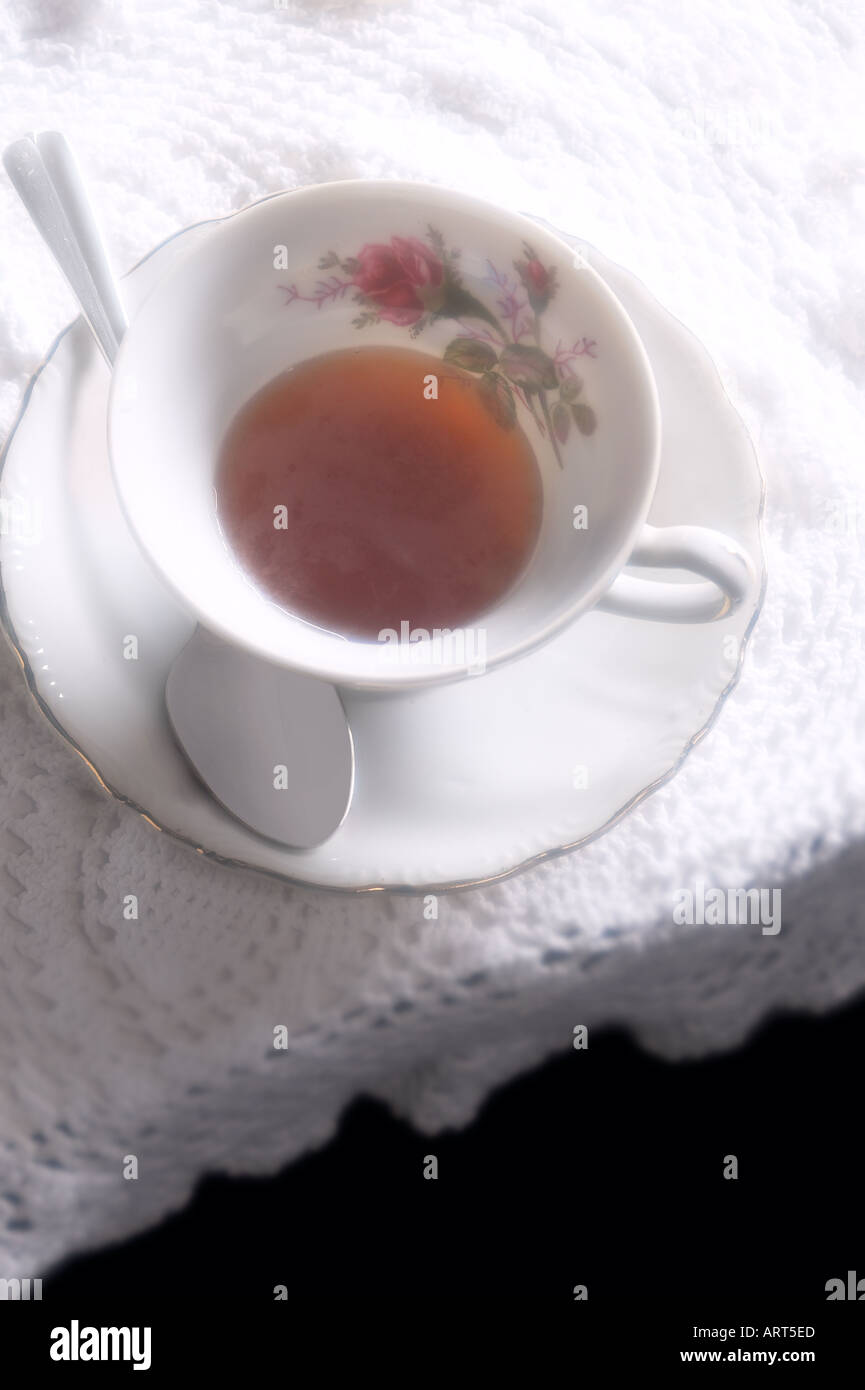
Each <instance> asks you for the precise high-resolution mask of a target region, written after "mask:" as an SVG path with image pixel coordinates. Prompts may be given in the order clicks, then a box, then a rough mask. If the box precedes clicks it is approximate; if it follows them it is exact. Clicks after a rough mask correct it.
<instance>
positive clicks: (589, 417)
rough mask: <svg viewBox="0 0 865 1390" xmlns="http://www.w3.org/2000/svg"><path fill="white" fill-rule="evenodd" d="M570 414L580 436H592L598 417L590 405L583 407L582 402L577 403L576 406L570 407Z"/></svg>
mask: <svg viewBox="0 0 865 1390" xmlns="http://www.w3.org/2000/svg"><path fill="white" fill-rule="evenodd" d="M571 412H572V414H573V417H574V423H575V424H576V427H577V429H578V430H579V431H580V434H594V432H595V428H596V426H597V423H598V417H597V415H596V414H595V412H594V411H593V410H592V407H591V406H590V405H584V404H583V402H582V401H578V402H577V404H576V405H572V406H571Z"/></svg>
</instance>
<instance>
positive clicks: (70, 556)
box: [0, 222, 765, 892]
mask: <svg viewBox="0 0 865 1390" xmlns="http://www.w3.org/2000/svg"><path fill="white" fill-rule="evenodd" d="M213 225H214V224H213V223H210V222H206V223H200V224H197V225H196V226H193V227H190V228H187V229H186V230H185V231H183V232H180V233H178V234H177V235H176V236H174V237H172V238H171V239H170V240H169V241H167V242H165V243H164V244H163V245H162V246H160V247H158V248H157V249H156V250H155V251H153V252H152V253H151V254H150V255H149V256H148V257H147V258H146V259H145V260H143V261H142V262H141V263H140V264H139V265H138V266H136V267H135V269H134V270H133V271H131V272H130V274H129V275H128V276H127V277H126V278H125V280H124V298H125V301H126V304H127V307H128V310H129V312H130V315H132V314H134V313H135V310H136V307H137V306H138V305H139V304H140V303H141V301H142V299H143V298H144V296H145V295H146V294H147V292H148V290H149V289H150V288H151V286H152V285H153V284H155V282H156V280H157V279H158V278H159V277H160V276H161V275H162V274H163V273H164V272H165V270H166V269H168V268H169V266H170V265H171V264H172V263H173V259H174V258H175V257H177V256H180V255H183V254H185V253H186V252H187V251H188V249H189V248H190V247H193V246H194V245H195V244H196V240H197V239H198V238H204V237H207V236H208V235H209V230H210V228H211V227H212V226H213ZM545 225H547V226H549V224H545ZM550 230H552V231H556V229H555V228H550ZM556 235H558V236H559V237H561V238H562V239H563V240H565V241H567V242H568V243H569V244H570V245H572V246H574V248H575V252H576V253H577V254H579V255H580V256H582V257H584V258H585V260H586V261H587V262H588V263H589V264H590V265H592V266H593V267H594V269H595V270H596V271H597V272H598V273H599V274H600V275H601V276H602V277H603V278H604V279H605V280H606V281H607V283H608V285H609V286H610V288H611V289H612V290H613V292H614V293H615V294H616V295H617V296H618V297H619V299H620V300H621V302H622V304H623V305H624V307H625V309H626V310H627V311H628V313H629V314H630V316H631V318H632V320H633V322H634V324H635V325H636V328H637V331H638V332H639V334H640V336H641V337H642V340H643V343H644V344H645V347H646V350H647V352H648V354H649V358H650V359H651V362H652V365H653V368H654V372H655V376H656V381H657V387H658V393H659V397H660V403H661V410H662V416H663V433H664V440H663V447H662V456H661V470H660V478H659V481H658V486H657V490H656V493H655V497H654V501H653V503H652V507H651V510H650V512H649V517H648V520H649V521H650V522H651V523H652V524H653V525H656V526H667V525H673V524H678V523H691V524H694V525H703V526H711V527H715V528H718V529H721V530H723V531H724V532H726V533H727V534H728V535H730V536H731V537H733V538H734V539H735V540H737V541H739V543H740V544H741V545H743V546H744V547H745V549H746V550H747V551H748V553H749V555H750V556H751V558H752V560H753V562H754V566H755V570H756V572H757V573H760V574H761V575H762V582H761V585H760V588H759V592H757V593H755V594H754V596H753V598H752V600H751V601H750V602H748V603H745V604H744V605H742V606H741V607H740V608H739V610H738V611H737V612H735V613H734V614H733V615H732V616H729V617H727V618H725V619H722V620H721V621H719V622H715V623H704V624H672V623H670V624H668V623H661V622H648V621H642V622H641V621H638V620H635V619H629V618H621V617H617V616H613V615H610V614H604V613H599V612H592V613H589V614H587V615H586V616H584V617H582V618H581V619H580V620H579V621H578V622H576V623H575V624H573V625H572V626H571V627H570V628H569V629H567V630H566V631H564V632H563V633H561V634H560V635H559V636H558V637H556V638H555V639H554V640H553V641H551V642H549V643H548V644H547V645H546V646H544V647H542V648H540V649H539V650H537V651H536V652H534V653H532V654H531V655H529V656H526V657H524V658H523V659H522V660H519V661H515V662H512V663H511V664H510V665H506V666H503V667H500V668H497V669H496V670H493V671H489V672H487V673H486V674H484V675H483V676H478V677H471V678H468V679H465V680H463V681H461V682H459V683H456V684H453V685H445V686H440V687H434V688H427V689H423V690H417V691H409V692H402V693H396V694H392V695H391V694H379V693H369V692H355V691H345V692H344V703H345V708H346V711H347V714H348V717H349V721H350V724H351V730H352V735H353V738H354V745H355V756H356V783H355V793H354V800H353V802H352V805H351V809H350V811H349V814H348V816H347V817H346V819H345V821H344V822H343V824H342V825H341V826H340V828H339V829H338V830H337V831H336V832H335V833H334V834H333V835H332V836H331V838H330V839H329V840H327V841H326V842H325V843H324V844H323V845H321V846H319V847H318V848H316V849H313V850H302V851H301V850H291V849H288V848H285V847H283V846H280V845H278V844H276V843H274V842H272V841H270V840H266V839H264V838H262V837H260V836H258V835H256V834H255V833H254V832H253V831H251V830H248V829H247V828H246V827H245V826H243V825H242V824H241V823H240V822H239V821H236V820H235V819H234V818H233V817H232V816H230V815H229V814H228V813H227V812H226V811H225V810H223V808H222V807H221V806H220V805H219V804H218V803H217V802H216V801H215V800H213V799H212V798H211V796H210V795H209V794H208V792H207V791H206V790H205V789H204V787H203V786H202V785H201V783H199V782H198V781H197V779H196V778H195V777H194V775H193V774H192V772H191V770H190V768H189V764H188V763H187V761H186V759H185V758H184V756H183V754H182V753H181V751H180V748H179V747H178V745H177V743H176V742H175V740H174V737H173V735H172V732H171V728H170V725H169V722H168V718H167V715H166V711H165V700H164V690H165V681H166V677H167V675H168V672H169V670H170V669H171V665H172V662H173V661H174V659H175V657H176V656H177V654H178V653H179V652H180V650H181V648H182V647H183V646H184V645H185V643H186V642H187V641H188V640H189V637H190V636H191V634H192V631H193V628H194V625H195V622H194V619H193V618H192V617H191V616H190V615H188V614H187V613H186V612H184V611H183V610H182V609H181V608H180V607H179V606H178V604H177V603H176V601H175V600H174V598H173V597H172V595H171V594H170V593H169V592H168V591H167V590H166V589H165V588H164V587H163V586H162V583H161V581H160V580H159V579H158V577H157V576H156V574H155V572H153V571H152V570H151V569H150V567H149V565H148V564H147V562H146V561H145V559H144V557H143V555H142V554H141V553H140V552H139V550H138V548H137V546H136V544H135V542H134V541H133V539H132V537H131V535H130V533H129V531H128V529H127V527H126V523H125V521H124V519H123V517H122V514H121V512H120V508H119V505H118V502H117V499H116V496H115V493H114V489H113V485H112V480H111V474H110V468H109V462H108V455H107V450H106V442H105V420H106V408H107V401H108V387H109V376H108V370H107V368H106V366H105V363H104V361H103V359H102V358H101V356H100V354H99V351H98V349H97V348H96V346H95V344H94V342H93V340H92V338H91V336H90V333H89V330H88V329H87V327H86V325H85V324H84V323H83V321H82V320H81V319H77V320H76V321H75V322H74V323H72V324H71V325H70V326H69V327H68V328H67V329H65V330H64V332H63V333H61V335H60V336H59V338H58V339H57V340H56V342H55V343H54V345H53V347H52V348H51V350H50V352H49V354H48V357H47V358H46V360H45V362H44V363H43V364H42V366H41V367H40V369H39V371H38V372H37V373H36V375H35V376H34V377H33V379H32V381H31V382H30V384H29V386H28V388H27V391H26V393H25V397H24V402H23V405H22V409H21V412H20V414H19V417H18V420H17V423H16V425H15V427H14V428H13V431H12V434H11V436H10V439H9V441H8V443H7V446H6V449H5V451H4V455H3V460H2V479H0V497H2V535H0V579H2V595H0V597H2V616H3V622H4V625H5V628H6V632H7V635H8V637H9V638H10V640H11V642H12V644H13V646H14V648H15V650H16V652H17V653H18V656H19V658H20V660H21V662H22V665H23V667H24V671H25V674H26V677H27V681H28V685H29V687H30V689H31V691H32V693H33V695H34V697H35V699H36V701H37V703H38V705H39V707H40V709H41V710H42V711H43V713H44V714H45V715H47V717H48V718H49V719H50V721H51V722H52V724H53V725H54V727H55V728H56V729H57V730H58V731H59V732H60V733H61V734H62V735H63V736H64V737H65V738H66V739H67V740H68V742H69V743H70V744H71V745H72V747H73V748H75V750H76V751H77V752H78V753H79V754H80V755H81V757H82V758H83V759H84V760H85V762H86V763H87V764H88V766H89V767H90V768H91V769H92V771H93V772H94V773H95V774H96V776H97V777H98V779H99V781H100V782H101V783H102V785H103V786H104V787H105V788H106V789H107V790H108V791H109V792H110V793H111V794H112V795H113V796H115V797H117V798H118V799H119V800H121V801H123V802H125V803H127V804H128V805H131V806H133V807H134V808H135V809H136V810H138V811H139V812H140V813H141V814H142V815H143V816H144V817H145V818H146V819H147V820H149V821H150V822H151V823H153V824H154V825H155V826H156V827H157V828H159V829H161V830H164V831H166V832H167V833H169V834H171V835H173V836H175V837H176V838H177V839H179V840H182V841H183V842H184V843H186V844H188V845H191V846H193V847H194V848H195V849H196V850H197V851H198V852H199V853H201V854H204V855H206V856H209V857H212V858H215V859H217V860H219V861H220V862H223V863H231V864H236V865H240V866H243V867H246V868H254V869H260V870H263V871H265V872H268V873H271V874H275V875H278V876H280V877H283V878H285V879H288V880H292V881H295V882H299V883H303V884H308V885H317V886H320V887H326V888H332V889H343V890H353V891H373V890H381V889H403V890H408V891H415V892H423V891H430V892H434V891H438V890H444V889H449V888H459V887H468V886H472V885H475V884H480V883H487V882H490V881H492V880H494V879H498V878H502V877H505V876H507V875H508V874H511V873H514V872H516V871H517V870H519V869H522V868H526V867H528V866H529V865H531V864H534V863H537V862H538V861H540V860H543V859H545V858H548V857H550V856H552V855H556V854H561V853H565V852H566V851H569V850H574V849H577V848H579V847H580V846H582V845H584V844H586V843H587V842H588V841H590V840H592V839H594V838H596V837H597V836H598V835H601V834H603V833H604V831H606V830H608V829H610V828H611V827H612V826H613V825H615V824H616V822H617V821H618V820H620V819H621V818H622V816H624V815H625V814H627V812H628V811H629V810H630V809H631V808H632V807H634V806H635V805H637V804H638V803H639V802H640V801H641V800H642V799H643V798H644V797H646V796H647V795H649V794H650V793H651V792H652V791H654V790H655V789H657V788H658V787H659V786H661V785H662V784H663V783H664V782H666V781H667V780H668V779H669V778H670V777H672V776H673V775H674V774H675V772H676V771H677V770H678V768H679V767H681V765H682V763H683V761H684V759H685V758H686V757H687V755H688V752H689V751H690V749H691V748H692V747H693V746H694V744H695V743H696V742H697V741H698V740H699V739H700V738H701V737H702V736H703V735H704V734H705V733H706V731H707V730H708V729H709V727H710V726H711V724H712V723H713V722H714V719H715V718H716V716H717V714H718V712H719V710H720V708H721V706H722V704H723V702H724V700H725V699H726V697H727V696H728V695H729V693H730V691H731V690H732V689H733V687H734V685H735V684H736V681H737V679H738V675H739V671H740V669H741V664H742V660H743V657H744V652H745V646H746V643H747V640H748V636H749V634H750V632H751V629H752V628H753V625H754V623H755V621H756V618H757V615H758V613H759V609H760V604H761V602H762V597H763V590H764V588H765V566H764V558H763V549H762V542H761V528H760V520H761V515H762V507H763V480H762V475H761V473H760V469H759V465H758V463H757V459H756V456H755V453H754V449H753V446H752V444H751V442H750V439H749V437H748V435H747V433H746V431H745V428H744V426H743V424H742V422H741V420H740V418H739V416H738V415H737V413H736V411H735V410H734V409H733V407H732V406H731V404H730V402H729V400H728V399H727V397H726V395H725V393H724V390H723V388H722V386H721V382H720V379H719V377H718V374H717V372H716V370H715V368H714V366H713V365H712V363H711V361H710V359H709V358H708V356H707V354H706V352H705V350H704V349H703V348H702V347H701V346H700V344H699V343H698V342H697V341H696V339H695V338H694V337H693V336H692V334H691V333H690V332H689V331H688V330H687V329H685V328H684V327H683V326H682V324H680V323H679V322H678V321H677V320H675V319H674V318H673V317H672V316H671V315H670V314H668V313H667V312H666V311H665V310H664V309H662V308H661V307H660V305H659V304H658V303H657V301H656V300H655V299H654V298H653V297H652V296H651V295H650V294H649V292H648V291H647V290H646V289H645V287H644V286H643V285H641V284H640V283H639V281H637V280H636V279H635V278H634V277H633V276H632V275H631V274H630V273H628V272H626V271H625V270H623V269H622V268H621V267H619V266H616V265H614V264H613V263H612V262H610V261H608V260H607V259H606V258H605V257H604V256H602V255H601V254H600V253H599V252H597V251H595V250H594V249H593V248H591V247H589V246H587V245H586V244H585V243H583V242H579V241H577V240H576V239H574V238H572V237H567V236H564V235H563V234H562V233H561V232H556ZM652 574H653V576H654V577H659V578H664V577H668V578H669V577H671V576H665V575H664V573H663V572H659V571H653V572H652Z"/></svg>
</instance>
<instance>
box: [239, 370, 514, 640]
mask: <svg viewBox="0 0 865 1390" xmlns="http://www.w3.org/2000/svg"><path fill="white" fill-rule="evenodd" d="M431 377H434V378H435V382H436V384H435V385H433V384H431V383H430V378H431ZM434 392H437V395H435V394H433V393H434ZM217 510H218V515H219V521H220V525H221V527H222V530H223V533H224V534H225V536H226V539H227V540H228V542H229V543H230V545H231V546H232V548H233V550H234V552H235V554H236V555H237V557H238V558H239V560H240V562H241V563H242V565H243V566H244V568H245V569H246V570H247V571H248V572H249V574H250V575H252V576H253V577H254V579H255V580H256V581H257V583H258V584H259V586H260V587H261V589H262V590H264V592H266V593H267V594H269V595H270V596H271V597H272V598H274V599H276V600H277V601H278V602H279V603H280V604H281V605H282V606H283V607H285V608H287V609H289V610H290V611H291V612H293V613H295V614H297V615H298V616H299V617H302V618H305V619H307V620H309V621H311V622H313V623H316V624H317V625H318V626H320V627H324V628H327V629H329V630H331V631H336V632H340V633H343V634H345V635H347V636H357V637H365V638H375V637H377V636H378V634H379V633H380V632H381V631H383V630H384V629H388V628H390V629H396V630H397V631H400V630H401V624H402V623H404V622H407V623H408V624H409V626H410V628H412V629H417V628H426V629H428V630H429V629H433V628H455V627H465V626H466V625H467V624H469V623H471V622H473V621H474V620H475V619H477V618H478V617H479V616H480V615H481V614H483V613H484V612H485V611H486V610H488V609H489V608H490V607H491V606H492V605H493V604H495V603H496V602H497V600H499V599H500V598H501V597H502V596H503V595H504V594H505V593H506V592H507V590H508V589H510V588H511V586H512V585H513V584H514V582H515V580H516V579H517V578H518V577H519V575H520V574H521V573H522V571H523V570H524V568H525V566H526V564H527V563H528V560H529V558H530V557H531V554H532V551H533V549H534V546H535V541H536V539H537V535H538V530H539V527H540V517H541V483H540V476H539V472H538V467H537V463H536V460H535V457H534V454H533V452H532V449H531V447H530V445H529V443H528V440H527V439H526V437H525V435H524V434H523V432H522V430H521V429H520V428H519V427H518V426H517V425H516V424H515V423H513V421H509V420H507V418H503V416H502V412H501V410H497V409H496V408H495V401H494V400H492V399H491V396H490V382H489V381H482V380H481V379H480V378H478V377H475V376H472V375H470V374H469V373H468V372H464V371H463V370H461V369H460V368H456V367H453V366H451V365H449V364H448V363H446V362H443V361H441V359H439V358H433V357H430V356H427V355H426V354H423V353H418V352H414V351H412V350H410V349H404V348H377V347H361V348H349V349H346V350H342V351H338V352H333V353H327V354H325V355H323V356H320V357H315V358H311V359H309V360H307V361H306V362H303V363H301V364H300V365H299V366H297V367H294V368H293V369H292V370H290V371H288V372H285V373H284V374H283V375H281V376H279V377H277V378H276V379H275V380H274V381H272V382H270V383H269V384H268V385H267V386H266V387H265V388H264V389H263V390H262V391H260V392H259V393H258V394H257V395H256V396H254V397H253V398H252V399H251V400H250V401H248V402H247V404H246V405H245V406H244V407H243V409H242V410H241V411H240V412H239V414H238V415H237V416H236V418H235V420H234V421H233V423H232V425H231V427H230V429H229V431H228V434H227V435H226V438H225V441H224V443H223V446H222V451H221V456H220V460H219V470H218V474H217Z"/></svg>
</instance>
